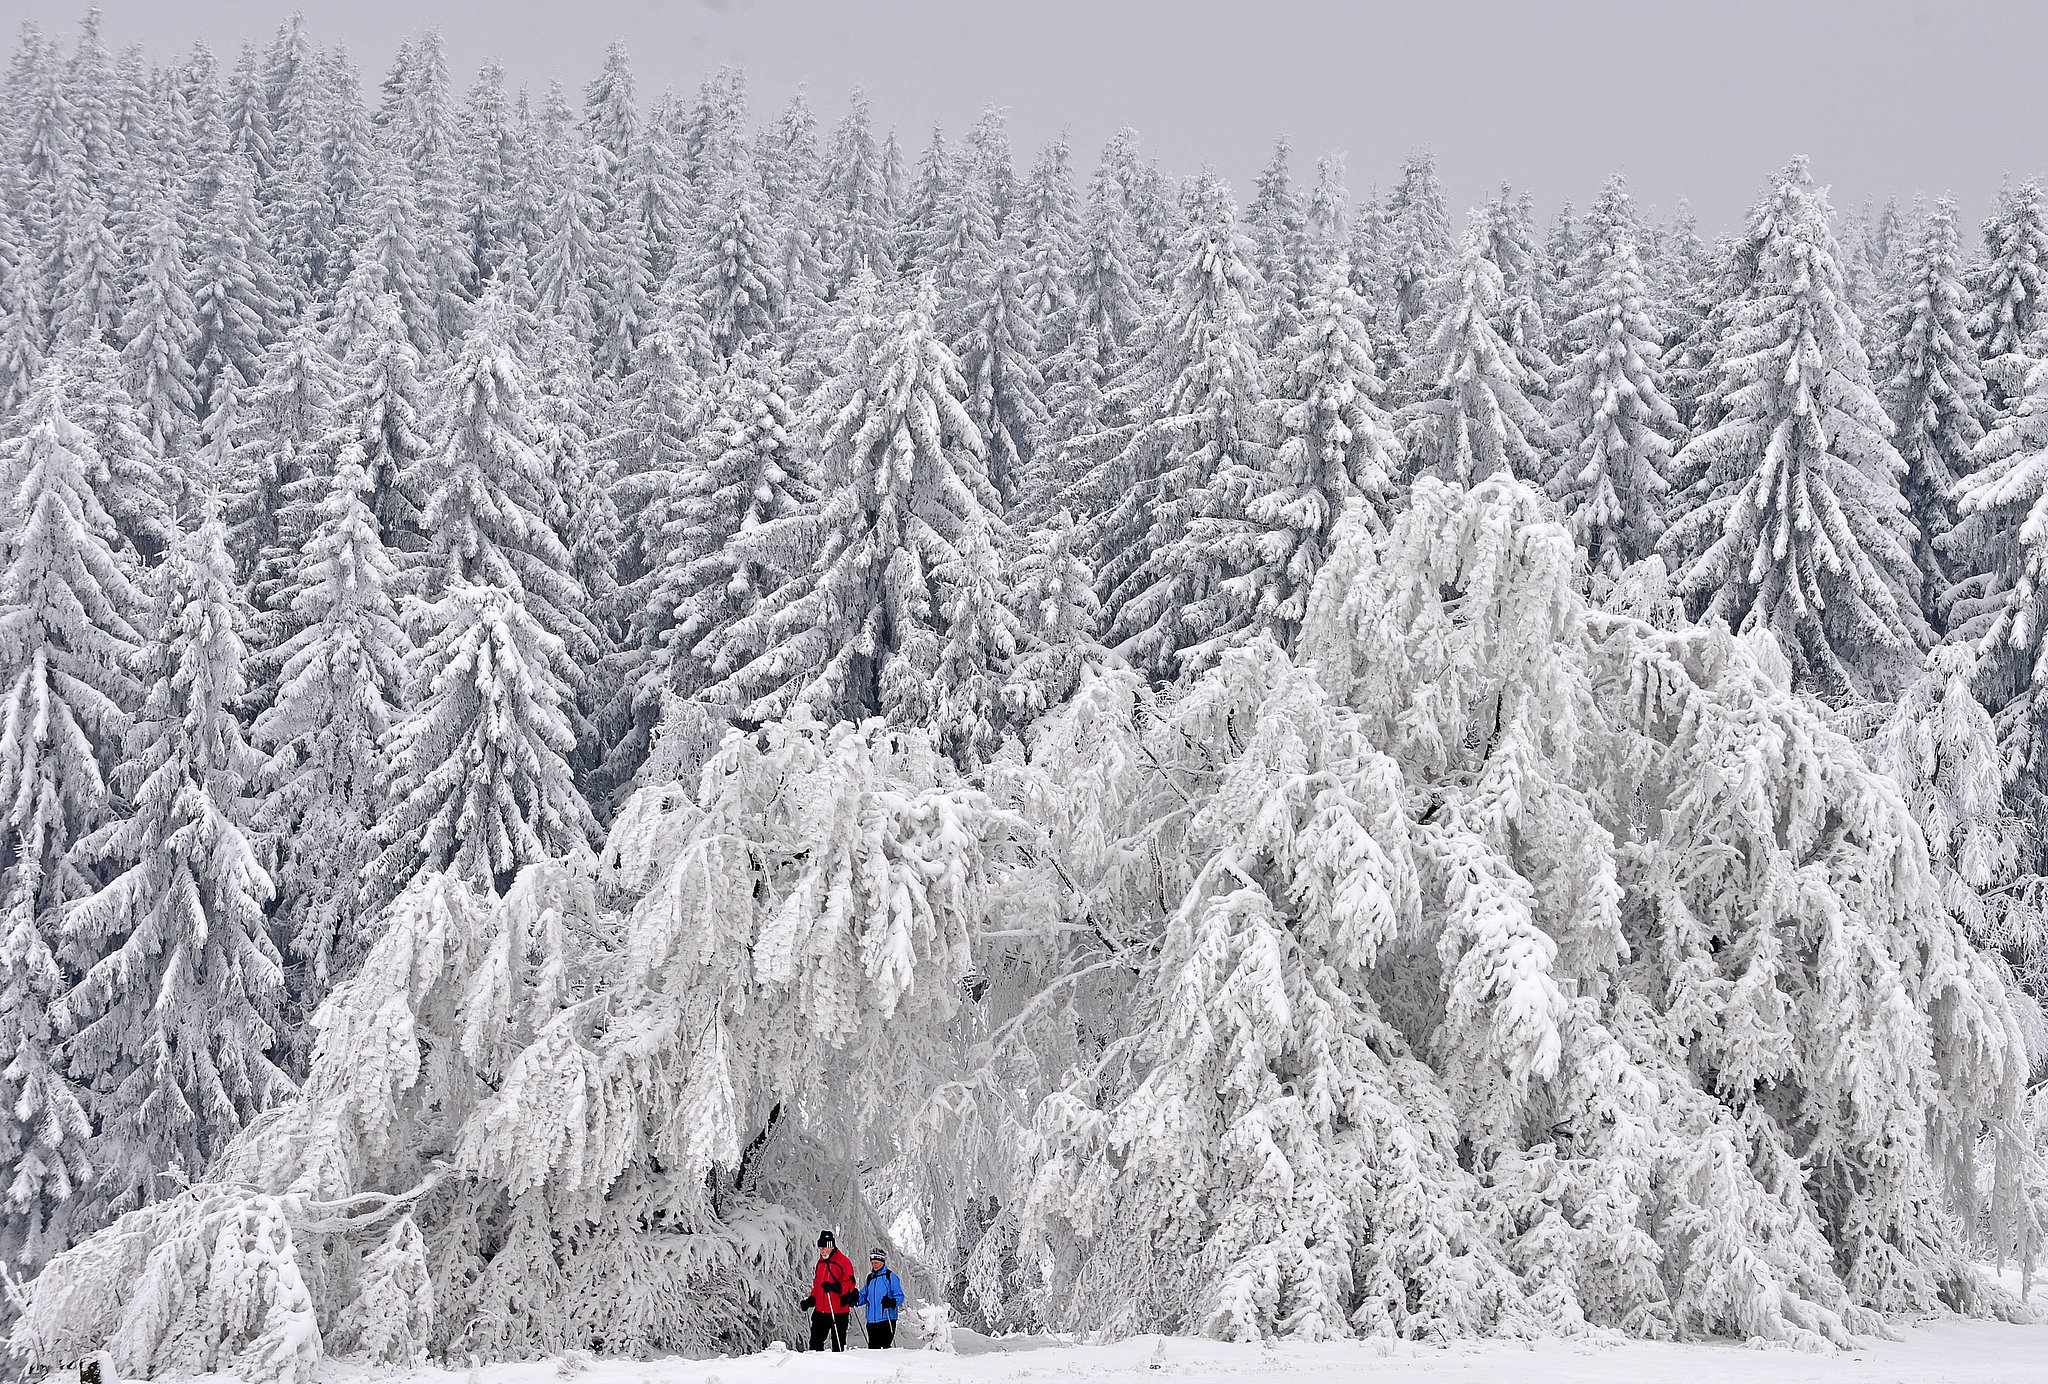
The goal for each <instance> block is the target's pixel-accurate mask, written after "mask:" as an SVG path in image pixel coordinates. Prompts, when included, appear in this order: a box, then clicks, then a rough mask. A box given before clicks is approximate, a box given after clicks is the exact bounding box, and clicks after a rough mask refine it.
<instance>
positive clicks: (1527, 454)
mask: <svg viewBox="0 0 2048 1384" xmlns="http://www.w3.org/2000/svg"><path fill="white" fill-rule="evenodd" d="M1504 292H1505V290H1504V289H1503V287H1502V285H1501V276H1500V268H1499V266H1498V265H1496V264H1495V263H1494V262H1493V261H1492V260H1491V259H1489V258H1487V255H1486V246H1485V242H1484V240H1483V239H1482V237H1481V234H1480V231H1479V229H1478V228H1476V227H1475V228H1474V230H1473V232H1472V234H1471V235H1470V236H1469V237H1467V239H1466V243H1465V251H1464V254H1463V255H1462V256H1461V257H1460V259H1459V261H1458V263H1457V265H1456V266H1455V267H1454V268H1453V269H1452V270H1451V272H1450V273H1449V274H1447V275H1446V276H1445V282H1444V283H1443V284H1442V286H1440V287H1439V288H1438V290H1437V299H1438V305H1437V308H1436V316H1435V321H1434V324H1433V325H1432V326H1431V328H1430V331H1429V337H1428V344H1427V345H1426V346H1425V347H1424V348H1423V349H1421V350H1420V351H1419V352H1418V353H1417V354H1416V356H1415V359H1414V362H1413V363H1412V364H1411V365H1410V367H1409V382H1408V387H1407V389H1406V391H1405V393H1406V394H1407V395H1408V396H1409V397H1411V398H1412V399H1413V400H1414V402H1413V403H1410V404H1408V405H1406V406H1404V407H1403V408H1402V409H1401V410H1400V412H1399V414H1398V415H1396V422H1397V424H1398V425H1399V427H1400V430H1401V435H1402V439H1403V441H1404V442H1405V444H1406V446H1407V451H1408V462H1409V465H1410V467H1411V468H1413V469H1414V470H1415V471H1416V472H1417V473H1418V474H1420V473H1427V474H1429V475H1434V476H1437V477H1439V478H1441V479H1444V480H1448V481H1452V482H1455V483H1457V484H1459V485H1467V484H1470V483H1471V482H1473V481H1475V480H1479V479H1482V478H1483V477H1486V476H1490V475H1496V474H1500V473H1512V474H1515V475H1520V476H1522V477H1524V478H1527V479H1535V478H1540V477H1542V476H1543V475H1544V474H1546V473H1547V471H1548V469H1549V460H1548V448H1549V446H1550V431H1549V428H1548V426H1547V425H1546V424H1545V423H1544V421H1543V416H1542V415H1541V414H1540V413H1538V412H1537V410H1536V406H1535V405H1534V404H1533V403H1531V402H1530V401H1529V394H1528V391H1529V390H1530V389H1531V388H1532V387H1534V385H1535V381H1534V380H1533V379H1531V377H1530V375H1529V372H1528V370H1527V368H1525V367H1524V366H1523V364H1522V362H1521V360H1520V359H1519V358H1518V357H1517V356H1516V354H1515V352H1514V350H1513V348H1512V347H1510V346H1509V344H1508V343H1507V342H1505V341H1503V340H1502V339H1501V336H1500V333H1499V332H1498V331H1497V330H1495V328H1494V323H1495V322H1496V321H1498V320H1499V319H1500V317H1501V302H1502V299H1503V296H1504Z"/></svg>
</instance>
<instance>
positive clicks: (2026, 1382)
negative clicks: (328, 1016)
mask: <svg viewBox="0 0 2048 1384" xmlns="http://www.w3.org/2000/svg"><path fill="white" fill-rule="evenodd" d="M857 1334H858V1332H856V1335H857ZM1899 1336H1900V1339H1899V1340H1897V1341H1872V1342H1870V1343H1869V1344H1868V1345H1866V1346H1864V1347H1862V1348H1861V1349H1857V1350H1853V1351H1843V1352H1840V1353H1838V1354H1834V1355H1802V1354H1798V1353H1796V1352H1793V1351H1784V1350H1771V1351H1761V1350H1750V1349H1746V1348H1744V1347H1743V1346H1741V1345H1740V1344H1737V1343H1734V1342H1689V1343H1685V1344H1661V1343H1657V1342H1651V1341H1618V1342H1604V1343H1603V1342H1591V1341H1567V1340H1546V1341H1537V1342H1534V1343H1519V1342H1504V1341H1461V1342H1455V1343H1453V1344H1450V1345H1447V1346H1423V1345H1416V1344H1412V1343H1408V1342H1395V1343H1381V1342H1360V1341H1347V1342H1336V1343H1330V1344H1323V1345H1297V1344H1280V1345H1229V1344H1225V1343H1222V1342H1218V1341H1207V1340H1191V1339H1186V1338H1178V1337H1176V1338H1168V1339H1165V1340H1164V1341H1162V1340H1161V1338H1159V1337H1156V1336H1145V1337H1139V1338H1137V1339H1134V1340H1129V1341H1123V1342H1119V1343H1118V1344H1115V1345H1101V1346H1076V1345H1067V1344H1064V1343H1062V1342H1058V1341H1053V1340H1048V1339H1045V1338H1036V1337H1031V1338H1014V1339H1010V1340H997V1341H991V1340H987V1339H985V1338H979V1337H975V1336H973V1335H971V1334H970V1333H966V1332H962V1333H961V1334H960V1336H959V1345H960V1350H961V1353H960V1354H957V1355H941V1354H938V1353H935V1352H931V1351H922V1350H917V1349H915V1348H912V1349H908V1350H896V1351H892V1352H890V1353H889V1354H888V1355H886V1356H884V1355H881V1354H877V1353H874V1352H869V1351H863V1350H853V1351H849V1352H847V1353H846V1354H844V1355H829V1354H826V1355H811V1354H795V1353H791V1352H788V1351H774V1350H771V1351H766V1352H763V1353H761V1354H758V1355H748V1356H743V1357H740V1358H738V1359H717V1360H683V1359H669V1360H655V1361H639V1360H597V1361H594V1362H592V1363H591V1364H590V1365H589V1366H588V1368H585V1369H580V1370H579V1369H578V1368H577V1366H576V1365H575V1364H571V1365H570V1366H569V1367H568V1373H569V1374H570V1375H571V1376H572V1377H573V1378H574V1379H576V1380H577V1381H578V1384H794V1381H797V1380H803V1381H805V1384H811V1381H822V1384H1011V1381H1042V1382H1043V1384H1057V1382H1058V1381H1064V1380H1096V1379H1100V1380H1124V1379H1134V1378H1146V1377H1157V1378H1159V1379H1161V1380H1170V1381H1172V1382H1173V1384H1209V1381H1222V1380H1232V1381H1237V1380H1245V1379H1247V1378H1248V1377H1258V1376H1263V1377H1265V1378H1266V1379H1269V1380H1271V1379H1286V1380H1311V1379H1329V1380H1342V1379H1351V1378H1358V1377H1361V1376H1367V1377H1370V1379H1371V1380H1372V1381H1373V1384H1405V1382H1406V1381H1414V1382H1415V1384H1423V1382H1424V1381H1427V1382H1428V1384H1445V1381H1448V1382H1449V1384H1481V1382H1482V1381H1485V1382H1486V1384H1491V1381H1496V1380H1498V1381H1504V1382H1505V1384H2042V1381H2044V1380H2048V1325H2029V1326H2013V1325H2008V1324H2005V1323H2001V1322H1983V1321H1966V1320H1961V1319H1958V1318H1952V1317H1949V1318H1935V1319H1930V1320H1928V1321H1925V1322H1922V1323H1919V1324H1901V1325H1900V1326H1899ZM564 1373H565V1371H564V1368H563V1366H562V1364H561V1362H558V1361H549V1360H542V1361H532V1362H528V1363H523V1364H509V1365H494V1366H490V1367H487V1368H485V1369H483V1370H481V1371H476V1372H473V1373H469V1374H465V1373H464V1372H462V1371H448V1370H438V1369H426V1370H421V1371H418V1372H417V1373H415V1374H413V1375H412V1376H410V1377H409V1380H408V1384H559V1381H560V1380H561V1379H562V1378H563V1377H564ZM322 1374H323V1378H324V1379H328V1380H332V1381H333V1382H334V1384H362V1381H364V1380H366V1379H367V1378H368V1376H367V1375H366V1374H362V1373H359V1372H358V1371H356V1370H353V1369H351V1368H350V1367H349V1366H347V1365H345V1364H334V1363H330V1364H329V1365H328V1366H326V1367H325V1368H324V1369H323V1371H322Z"/></svg>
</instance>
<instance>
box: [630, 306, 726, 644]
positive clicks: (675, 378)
mask: <svg viewBox="0 0 2048 1384" xmlns="http://www.w3.org/2000/svg"><path fill="white" fill-rule="evenodd" d="M656 308H657V311H656V315H655V320H654V322H653V324H652V326H651V328H650V330H649V331H648V332H647V334H646V335H645V336H644V337H642V338H641V341H640V346H639V349H638V350H637V351H636V352H635V354H634V358H633V368H632V369H631V370H630V371H629V372H627V375H626V378H625V380H624V381H622V382H621V385H620V392H619V396H618V398H617V399H616V400H615V401H614V402H613V405H612V407H611V410H610V418H609V420H608V432H607V437H606V441H605V447H606V450H607V451H608V452H609V453H610V457H611V469H612V475H613V478H614V485H615V487H616V489H615V493H614V497H613V498H614V504H615V506H616V508H617V511H618V518H619V526H620V534H621V538H620V545H619V552H618V560H617V564H616V570H617V575H618V580H619V582H620V583H621V585H628V584H631V583H633V582H636V581H638V580H639V579H640V578H641V577H643V576H645V575H646V574H647V573H648V572H649V571H651V570H653V569H654V568H655V567H656V566H658V565H660V563H661V560H662V558H661V555H662V553H663V552H664V551H665V547H664V545H665V540H664V539H663V537H662V531H663V529H664V527H665V526H666V524H667V523H668V505H669V503H670V499H671V497H672V496H673V495H674V494H675V492H676V489H677V487H678V486H679V485H680V484H681V482H682V476H683V473H684V469H685V466H686V462H687V459H688V456H689V449H690V441H691V438H692V436H693V434H694V433H695V430H696V428H697V425H698V423H699V421H700V420H701V418H702V416H703V411H704V399H705V393H706V390H705V383H704V382H705V379H706V377H707V376H709V375H710V374H712V373H713V372H714V371H715V370H716V368H717V366H716V361H715V358H714V356H713V354H712V348H711V337H710V333H709V332H707V331H706V330H705V329H704V319H703V317H702V316H701V315H700V314H699V313H698V311H697V305H696V301H695V299H694V297H693V296H692V295H691V294H690V293H689V292H687V284H686V282H685V281H684V280H682V279H680V278H671V279H670V281H669V285H668V287H667V288H666V289H664V290H663V292H662V295H661V298H660V300H659V301H658V302H657V304H656ZM626 618H628V617H626V616H623V615H622V616H621V622H622V623H623V622H624V620H625V619H626Z"/></svg>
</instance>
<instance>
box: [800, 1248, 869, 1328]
mask: <svg viewBox="0 0 2048 1384" xmlns="http://www.w3.org/2000/svg"><path fill="white" fill-rule="evenodd" d="M800 1305H801V1306H802V1307H804V1308H805V1309H806V1310H808V1311H809V1312H810V1314H811V1349H812V1350H823V1349H824V1348H825V1343H826V1342H827V1341H830V1342H831V1343H832V1349H834V1350H845V1349H846V1314H847V1313H848V1312H849V1311H851V1310H852V1309H853V1308H855V1307H858V1306H860V1284H859V1283H857V1282H855V1281H854V1277H853V1261H852V1260H851V1259H848V1258H847V1257H846V1256H845V1255H843V1254H841V1253H840V1252H839V1246H838V1242H837V1241H835V1240H834V1239H833V1238H832V1232H831V1231H829V1230H821V1231H819V1232H818V1267H817V1268H816V1269H815V1270H813V1271H812V1273H811V1295H810V1296H809V1297H807V1298H805V1299H804V1300H803V1302H802V1303H801V1304H800Z"/></svg>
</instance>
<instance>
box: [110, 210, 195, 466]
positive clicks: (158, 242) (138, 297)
mask: <svg viewBox="0 0 2048 1384" xmlns="http://www.w3.org/2000/svg"><path fill="white" fill-rule="evenodd" d="M143 254H144V256H145V259H144V261H143V263H142V265H141V266H140V272H139V273H138V274H137V275H136V278H135V284H134V287H133V288H132V289H130V291H129V294H128V305H127V308H126V309H125V311H124V312H123V313H122V317H121V331H122V347H121V358H122V360H123V361H125V362H126V364H127V367H128V372H127V373H128V381H127V383H128V392H129V394H130V395H131V396H133V397H134V399H135V404H136V409H137V412H138V413H139V414H140V416H141V423H142V429H143V435H144V436H145V437H147V438H148V439H149V440H150V441H151V442H152V443H153V444H154V445H155V447H156V449H157V451H158V452H160V453H162V454H163V455H164V456H167V457H176V456H182V455H184V454H185V453H186V452H187V451H189V450H190V448H191V446H192V443H193V440H194V438H195V437H196V436H197V435H198V432H199V394H198V388H197V376H196V375H195V374H194V372H193V369H192V362H191V360H190V358H189V357H188V356H187V355H186V354H185V352H186V350H187V348H188V347H189V346H190V345H191V343H192V341H193V339H194V337H196V336H197V335H198V332H199V321H198V317H197V315H196V310H195V308H194V306H193V303H192V295H191V294H189V293H187V292H186V291H185V279H186V268H185V258H184V242H183V237H182V236H181V235H180V234H179V231H178V221H177V217H176V215H175V214H174V213H172V212H171V211H170V209H169V208H159V209H158V210H157V212H156V213H155V214H154V215H153V216H151V217H150V219H149V228H148V230H147V231H146V232H145V233H144V240H143Z"/></svg>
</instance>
